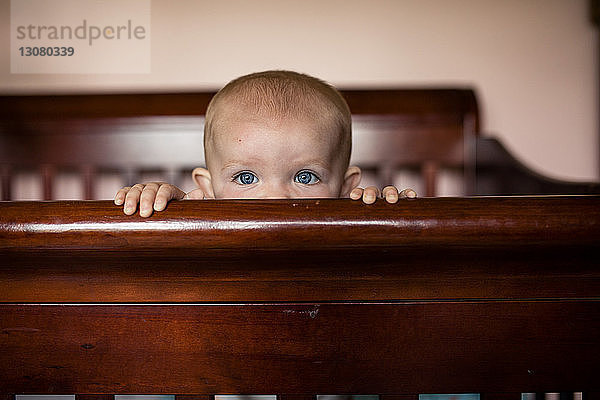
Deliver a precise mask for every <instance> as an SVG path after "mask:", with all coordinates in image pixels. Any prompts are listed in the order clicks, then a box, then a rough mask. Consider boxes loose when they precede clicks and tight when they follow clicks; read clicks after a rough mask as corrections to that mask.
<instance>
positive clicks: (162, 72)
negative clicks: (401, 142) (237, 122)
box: [0, 0, 600, 179]
mask: <svg viewBox="0 0 600 400" xmlns="http://www.w3.org/2000/svg"><path fill="white" fill-rule="evenodd" d="M17 1H18V0H17ZM587 5H588V2H587V0H503V1H498V0H388V1H386V0H354V1H352V0H304V1H300V0H298V1H285V0H255V1H251V0H237V1H234V0H223V1H215V0H177V1H174V0H153V1H152V20H151V21H152V22H151V30H152V32H151V39H152V65H151V68H152V72H151V73H150V74H139V75H124V74H104V75H66V74H45V75H42V74H39V75H24V74H10V72H9V71H10V67H9V64H10V63H9V59H8V55H9V48H10V42H9V39H8V26H9V21H10V12H9V10H10V7H9V1H8V0H0V21H1V24H2V26H3V28H4V32H5V34H2V35H0V50H1V51H0V93H2V94H7V93H48V92H52V93H53V92H60V93H63V92H98V91H102V92H106V91H116V92H122V91H132V90H144V91H149V90H152V91H153V90H194V89H207V88H211V89H212V88H218V87H219V86H221V85H223V84H224V83H225V82H227V81H228V80H230V79H231V78H233V77H236V76H238V75H241V74H245V73H248V72H252V71H256V70H264V69H270V68H286V69H294V70H298V71H302V72H307V73H310V74H313V75H316V76H319V77H321V78H324V79H326V80H329V81H330V82H332V83H333V84H335V85H337V86H339V87H343V88H348V87H353V88H354V87H374V86H376V87H383V86H407V85H408V86H421V85H426V86H453V85H460V86H472V87H474V88H475V89H476V90H477V92H478V95H479V101H480V104H481V106H482V115H483V129H484V131H485V132H486V133H491V134H494V135H497V136H499V137H501V138H502V139H503V141H504V143H505V144H506V145H507V146H508V147H509V149H510V150H512V151H513V153H514V154H516V155H517V156H519V157H521V158H522V160H523V161H524V162H525V163H526V164H527V165H529V166H530V167H533V168H535V169H537V170H538V171H539V172H542V173H545V174H547V175H550V176H553V177H559V178H568V179H599V171H600V166H599V161H598V157H599V148H600V145H599V135H598V110H599V105H598V86H599V82H598V71H599V69H598V63H597V61H598V53H597V49H598V43H597V35H596V31H595V29H594V28H593V27H592V25H591V23H590V22H589V16H588V13H587ZM60 12H66V10H60Z"/></svg>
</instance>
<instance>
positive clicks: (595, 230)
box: [0, 196, 600, 399]
mask: <svg viewBox="0 0 600 400" xmlns="http://www.w3.org/2000/svg"><path fill="white" fill-rule="evenodd" d="M599 244H600V196H560V197H510V198H504V197H497V198H460V199H459V198H456V199H454V198H435V199H433V198H431V199H430V198H425V199H415V200H406V201H401V202H399V203H397V204H394V205H390V204H385V203H383V202H378V203H376V204H374V205H364V204H361V203H360V202H353V201H350V200H324V199H321V200H261V201H234V200H221V201H182V202H175V203H172V204H171V205H170V206H169V207H168V209H167V210H166V211H165V212H162V213H157V214H155V215H153V216H152V217H150V218H148V219H143V218H141V217H139V216H130V217H128V216H125V215H123V214H122V211H121V210H120V209H119V208H118V207H116V206H114V205H113V204H111V203H110V202H105V201H104V202H103V201H93V202H83V201H81V202H79V201H76V202H0V260H1V261H0V331H1V332H0V349H1V351H0V365H3V366H4V367H3V368H2V369H0V393H4V394H14V393H48V394H67V393H76V394H81V395H91V394H124V393H153V394H161V393H162V394H177V395H183V394H187V395H198V396H200V395H203V396H206V395H211V394H234V393H235V394H252V393H255V394H265V393H276V394H280V395H282V398H285V397H286V396H287V397H289V398H309V396H310V395H315V394H379V395H382V396H388V397H387V398H389V399H392V398H403V397H402V396H406V395H414V394H415V393H456V392H481V393H486V394H487V398H519V393H521V392H544V391H546V392H549V391H554V392H567V391H571V392H573V391H578V392H581V391H582V392H585V393H592V395H593V393H597V392H600V383H599V382H598V379H597V365H598V359H599V356H600V296H599V293H600V266H599V261H598V259H599V257H598V247H599V246H598V245H599ZM585 393H584V396H585ZM182 398H183V397H182ZM411 398H412V397H411ZM588 398H589V397H588Z"/></svg>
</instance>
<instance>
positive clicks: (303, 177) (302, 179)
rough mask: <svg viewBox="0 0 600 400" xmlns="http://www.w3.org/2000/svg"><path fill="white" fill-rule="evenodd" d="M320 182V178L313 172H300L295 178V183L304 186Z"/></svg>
mask: <svg viewBox="0 0 600 400" xmlns="http://www.w3.org/2000/svg"><path fill="white" fill-rule="evenodd" d="M319 181H320V179H319V177H318V176H317V175H316V174H315V173H314V172H311V171H306V170H303V171H300V172H298V173H297V174H296V176H294V182H297V183H302V184H304V185H314V184H315V183H318V182H319Z"/></svg>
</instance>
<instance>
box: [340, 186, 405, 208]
mask: <svg viewBox="0 0 600 400" xmlns="http://www.w3.org/2000/svg"><path fill="white" fill-rule="evenodd" d="M361 197H362V201H363V202H364V203H365V204H373V203H375V201H376V200H377V198H378V197H379V189H378V188H376V187H375V186H369V187H367V188H364V189H363V188H355V189H353V190H352V191H351V192H350V198H351V199H352V200H358V199H360V198H361ZM381 197H383V198H384V199H385V201H387V202H388V203H395V202H397V201H398V199H406V198H408V199H414V198H415V197H417V193H416V192H415V191H414V190H412V189H404V190H403V191H401V192H398V189H397V188H396V187H395V186H386V187H384V188H383V190H382V191H381Z"/></svg>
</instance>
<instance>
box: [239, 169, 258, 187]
mask: <svg viewBox="0 0 600 400" xmlns="http://www.w3.org/2000/svg"><path fill="white" fill-rule="evenodd" d="M233 181H234V182H235V183H237V184H239V185H251V184H253V183H256V182H258V178H257V177H256V175H254V174H253V173H252V172H240V173H239V174H237V175H236V176H234V177H233Z"/></svg>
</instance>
